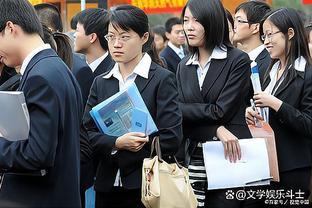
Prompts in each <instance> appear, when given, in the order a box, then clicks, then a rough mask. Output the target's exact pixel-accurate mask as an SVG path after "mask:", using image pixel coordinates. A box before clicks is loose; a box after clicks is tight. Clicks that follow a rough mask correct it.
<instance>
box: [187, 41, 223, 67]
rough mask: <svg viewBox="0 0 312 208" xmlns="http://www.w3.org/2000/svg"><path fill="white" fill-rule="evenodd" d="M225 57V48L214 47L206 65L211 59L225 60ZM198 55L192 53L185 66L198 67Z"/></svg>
mask: <svg viewBox="0 0 312 208" xmlns="http://www.w3.org/2000/svg"><path fill="white" fill-rule="evenodd" d="M226 57H227V48H226V46H224V45H222V46H221V47H219V46H216V47H215V48H214V49H213V51H212V53H211V56H210V57H209V59H208V61H207V63H208V62H209V61H210V60H211V59H225V58H226ZM198 63H199V62H198V53H194V54H193V55H192V56H191V57H190V58H189V60H188V61H187V62H186V64H185V65H198Z"/></svg>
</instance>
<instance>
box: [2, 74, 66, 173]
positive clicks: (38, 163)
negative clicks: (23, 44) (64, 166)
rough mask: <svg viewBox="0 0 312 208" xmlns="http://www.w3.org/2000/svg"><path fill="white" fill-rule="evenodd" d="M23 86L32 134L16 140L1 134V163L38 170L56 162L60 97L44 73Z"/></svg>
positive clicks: (7, 168)
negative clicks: (25, 138)
mask: <svg viewBox="0 0 312 208" xmlns="http://www.w3.org/2000/svg"><path fill="white" fill-rule="evenodd" d="M24 89H25V90H24V94H25V98H26V102H27V107H28V111H29V116H30V132H29V137H28V139H27V140H21V141H14V142H12V141H8V140H6V139H5V138H0V167H1V169H3V170H5V171H10V172H20V171H21V172H27V171H37V170H41V169H45V168H48V167H52V166H53V165H54V160H55V154H56V148H57V144H58V133H59V131H60V129H59V121H60V120H61V119H60V118H59V115H60V111H61V109H60V105H59V100H58V97H57V95H56V93H55V91H54V89H52V87H51V86H50V85H49V83H48V82H47V81H46V80H45V79H44V78H43V77H41V76H32V77H30V78H29V79H28V80H27V82H26V84H25V88H24Z"/></svg>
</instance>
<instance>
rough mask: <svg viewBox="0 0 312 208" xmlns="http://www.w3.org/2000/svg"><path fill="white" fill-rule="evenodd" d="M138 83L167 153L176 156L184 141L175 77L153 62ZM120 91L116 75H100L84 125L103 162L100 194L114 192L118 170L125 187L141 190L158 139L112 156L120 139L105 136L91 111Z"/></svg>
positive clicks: (99, 175)
mask: <svg viewBox="0 0 312 208" xmlns="http://www.w3.org/2000/svg"><path fill="white" fill-rule="evenodd" d="M135 83H136V85H137V87H138V89H139V91H140V93H141V96H142V98H143V100H144V102H145V104H146V106H147V108H148V110H149V112H150V114H151V116H152V118H153V119H154V121H155V123H156V126H157V128H158V130H159V131H158V134H159V135H160V143H161V148H162V152H163V154H165V155H172V154H174V153H175V152H176V151H177V149H178V146H179V144H180V141H181V139H182V126H181V124H182V116H181V112H180V109H179V108H178V103H177V99H178V92H177V87H176V80H175V77H174V75H173V74H172V73H171V72H169V71H168V70H165V69H164V68H162V67H160V66H159V65H157V64H155V63H153V62H152V65H151V67H150V71H149V75H148V79H145V78H142V77H140V76H137V78H136V79H135ZM118 91H119V82H118V80H117V79H116V78H114V77H113V76H112V77H111V78H109V79H104V78H103V76H98V77H97V78H96V79H95V80H94V82H93V84H92V87H91V90H90V96H89V99H88V102H87V105H86V109H85V113H84V119H83V123H84V125H85V127H86V129H87V130H88V134H89V139H90V142H91V144H92V146H93V149H94V151H95V154H96V156H97V157H98V158H99V160H100V163H99V167H98V169H97V174H96V181H95V190H96V191H100V192H109V191H111V189H112V187H113V184H114V181H115V177H116V173H117V170H118V168H119V169H120V174H121V179H122V185H123V187H125V188H127V189H137V188H140V187H141V174H142V173H141V172H142V163H143V159H144V158H147V157H149V154H150V142H151V140H152V138H153V136H154V134H153V135H150V142H149V143H147V144H146V145H145V146H144V147H143V148H142V149H141V150H140V151H138V152H136V153H134V152H130V151H126V150H120V151H118V152H117V153H116V154H114V155H112V154H111V152H112V150H113V148H114V146H115V141H116V139H117V137H112V136H108V135H105V134H104V135H103V134H101V133H100V132H99V129H98V128H97V126H96V124H95V123H94V122H93V120H92V118H91V116H90V114H89V111H90V110H91V108H92V107H93V106H95V105H97V104H98V103H100V102H102V101H104V100H106V99H107V98H109V97H110V96H112V95H114V94H115V93H117V92H118Z"/></svg>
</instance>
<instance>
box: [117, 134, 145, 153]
mask: <svg viewBox="0 0 312 208" xmlns="http://www.w3.org/2000/svg"><path fill="white" fill-rule="evenodd" d="M148 139H149V138H148V136H145V134H144V133H140V132H129V133H126V134H124V135H122V136H121V137H118V138H117V140H116V142H115V147H116V148H117V149H124V150H129V151H131V152H137V151H139V150H141V149H142V147H143V146H144V145H145V144H146V142H148Z"/></svg>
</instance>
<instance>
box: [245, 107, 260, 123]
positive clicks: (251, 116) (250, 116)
mask: <svg viewBox="0 0 312 208" xmlns="http://www.w3.org/2000/svg"><path fill="white" fill-rule="evenodd" d="M245 119H246V123H247V124H248V125H256V122H255V120H256V119H258V120H260V121H263V120H264V119H263V118H262V116H261V115H260V114H259V113H258V112H257V111H256V110H254V109H253V108H252V107H248V108H246V110H245Z"/></svg>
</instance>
